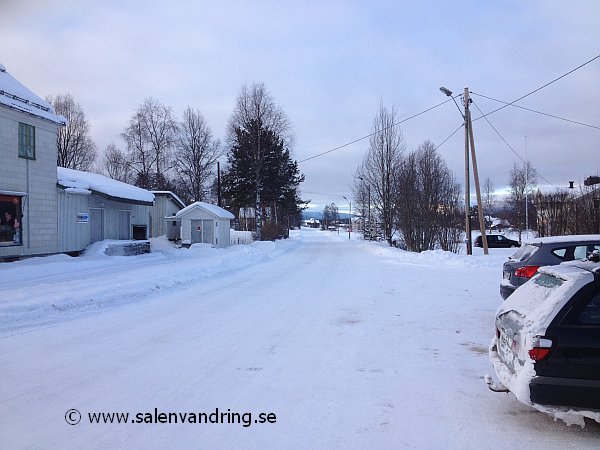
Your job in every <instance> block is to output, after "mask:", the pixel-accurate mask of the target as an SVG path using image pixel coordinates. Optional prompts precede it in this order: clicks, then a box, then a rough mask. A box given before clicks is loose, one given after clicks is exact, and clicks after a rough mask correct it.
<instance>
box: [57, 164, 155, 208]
mask: <svg viewBox="0 0 600 450" xmlns="http://www.w3.org/2000/svg"><path fill="white" fill-rule="evenodd" d="M56 172H57V180H58V185H59V186H62V187H63V188H65V190H66V191H68V192H73V193H94V194H99V195H102V196H104V197H106V198H108V199H109V200H116V201H119V202H124V203H134V204H139V205H148V206H152V204H153V202H154V194H153V193H152V192H150V191H147V190H146V189H142V188H139V187H137V186H132V185H131V184H127V183H123V182H121V181H117V180H113V179H112V178H108V177H105V176H104V175H100V174H97V173H90V172H82V171H81V170H73V169H67V168H65V167H57V168H56Z"/></svg>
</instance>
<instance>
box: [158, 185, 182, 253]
mask: <svg viewBox="0 0 600 450" xmlns="http://www.w3.org/2000/svg"><path fill="white" fill-rule="evenodd" d="M152 193H153V194H154V206H153V207H152V216H151V217H152V224H151V227H150V228H151V230H150V236H151V237H159V236H162V235H165V236H166V237H167V239H169V240H171V241H175V240H178V239H180V238H181V221H180V220H179V219H175V214H177V213H178V212H179V211H180V210H182V209H183V208H185V203H183V201H182V200H181V199H180V198H179V197H178V196H177V195H175V194H174V193H173V192H171V191H152Z"/></svg>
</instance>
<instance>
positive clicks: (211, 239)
mask: <svg viewBox="0 0 600 450" xmlns="http://www.w3.org/2000/svg"><path fill="white" fill-rule="evenodd" d="M174 219H177V220H180V221H181V243H182V244H183V245H191V244H196V243H203V244H210V245H212V246H213V247H227V246H229V241H230V229H231V228H230V227H231V220H232V219H234V216H233V214H231V213H230V212H229V211H227V210H225V209H223V208H221V207H219V206H217V205H211V204H209V203H205V202H195V203H192V204H191V205H189V206H186V207H185V208H183V209H182V210H181V211H179V212H178V213H177V214H175V217H174Z"/></svg>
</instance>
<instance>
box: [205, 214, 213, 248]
mask: <svg viewBox="0 0 600 450" xmlns="http://www.w3.org/2000/svg"><path fill="white" fill-rule="evenodd" d="M213 222H214V221H213V220H212V219H208V220H206V219H204V220H202V243H203V244H210V245H212V244H213V238H214V235H215V229H214V227H213Z"/></svg>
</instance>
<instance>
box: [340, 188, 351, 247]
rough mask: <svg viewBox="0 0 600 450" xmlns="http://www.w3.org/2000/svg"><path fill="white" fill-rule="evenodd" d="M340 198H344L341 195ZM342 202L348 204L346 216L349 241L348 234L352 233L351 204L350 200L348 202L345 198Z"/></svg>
mask: <svg viewBox="0 0 600 450" xmlns="http://www.w3.org/2000/svg"><path fill="white" fill-rule="evenodd" d="M342 197H344V196H343V195H342ZM344 200H346V201H347V202H348V205H349V210H348V211H349V213H348V214H349V216H348V239H350V232H351V231H352V202H351V201H350V200H348V199H347V198H346V197H344Z"/></svg>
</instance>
